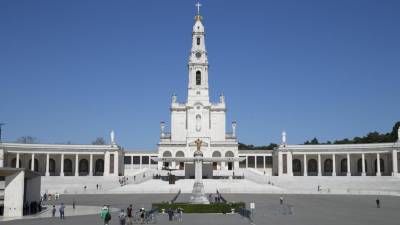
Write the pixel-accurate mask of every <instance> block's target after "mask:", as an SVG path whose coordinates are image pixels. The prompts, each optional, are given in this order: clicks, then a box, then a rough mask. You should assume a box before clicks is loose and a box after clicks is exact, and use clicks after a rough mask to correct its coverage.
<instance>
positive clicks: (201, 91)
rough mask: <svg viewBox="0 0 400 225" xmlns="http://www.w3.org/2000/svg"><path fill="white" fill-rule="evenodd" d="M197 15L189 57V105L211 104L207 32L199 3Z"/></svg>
mask: <svg viewBox="0 0 400 225" xmlns="http://www.w3.org/2000/svg"><path fill="white" fill-rule="evenodd" d="M196 7H197V14H196V16H195V24H194V25H193V30H192V49H191V51H190V56H189V63H188V69H189V85H188V103H189V104H190V103H193V102H202V103H209V101H210V99H209V95H208V59H207V51H206V44H205V32H204V26H203V23H202V19H203V18H202V16H201V15H200V7H201V4H200V3H199V2H197V4H196Z"/></svg>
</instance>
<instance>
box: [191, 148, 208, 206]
mask: <svg viewBox="0 0 400 225" xmlns="http://www.w3.org/2000/svg"><path fill="white" fill-rule="evenodd" d="M200 143H201V142H200ZM194 158H195V160H194V169H195V182H194V185H193V191H192V196H191V197H190V203H192V204H210V201H208V199H207V197H206V195H205V192H204V185H203V181H202V179H203V153H202V152H201V151H200V147H199V146H198V148H197V151H195V152H194Z"/></svg>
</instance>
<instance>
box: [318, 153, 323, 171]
mask: <svg viewBox="0 0 400 225" xmlns="http://www.w3.org/2000/svg"><path fill="white" fill-rule="evenodd" d="M318 176H322V171H321V154H318Z"/></svg>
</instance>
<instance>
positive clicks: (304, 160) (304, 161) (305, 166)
mask: <svg viewBox="0 0 400 225" xmlns="http://www.w3.org/2000/svg"><path fill="white" fill-rule="evenodd" d="M303 157H304V159H303V167H304V168H303V176H305V177H306V176H307V155H306V154H304V155H303Z"/></svg>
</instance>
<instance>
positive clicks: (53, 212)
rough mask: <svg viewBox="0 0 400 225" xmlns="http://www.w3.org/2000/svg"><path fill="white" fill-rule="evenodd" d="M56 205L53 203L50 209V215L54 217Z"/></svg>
mask: <svg viewBox="0 0 400 225" xmlns="http://www.w3.org/2000/svg"><path fill="white" fill-rule="evenodd" d="M56 211H57V210H56V206H55V205H53V209H51V216H52V217H55V216H56Z"/></svg>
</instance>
